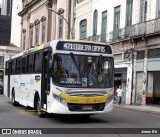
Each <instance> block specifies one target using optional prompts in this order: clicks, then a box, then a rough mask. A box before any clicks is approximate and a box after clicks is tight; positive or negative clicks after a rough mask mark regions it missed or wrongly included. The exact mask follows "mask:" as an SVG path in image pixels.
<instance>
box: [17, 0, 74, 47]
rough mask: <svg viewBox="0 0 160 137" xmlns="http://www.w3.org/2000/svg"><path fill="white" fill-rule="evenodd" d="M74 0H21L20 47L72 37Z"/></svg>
mask: <svg viewBox="0 0 160 137" xmlns="http://www.w3.org/2000/svg"><path fill="white" fill-rule="evenodd" d="M73 6H74V0H41V1H39V0H23V1H22V11H21V12H19V16H21V19H22V20H21V27H22V28H21V45H22V47H21V49H22V50H26V49H28V48H31V47H35V46H37V45H40V44H43V43H47V42H49V41H51V40H54V39H70V38H72V37H73V28H74V20H73V19H71V17H73V16H74V14H73V10H74V8H73Z"/></svg>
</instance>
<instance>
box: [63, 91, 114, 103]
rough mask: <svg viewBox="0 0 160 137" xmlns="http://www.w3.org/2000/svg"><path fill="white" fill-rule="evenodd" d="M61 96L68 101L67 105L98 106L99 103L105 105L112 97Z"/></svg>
mask: <svg viewBox="0 0 160 137" xmlns="http://www.w3.org/2000/svg"><path fill="white" fill-rule="evenodd" d="M60 96H61V97H62V98H64V99H65V100H66V101H67V103H74V104H97V103H105V102H106V100H107V98H109V97H110V96H111V95H110V94H106V95H104V96H94V97H86V96H69V95H68V94H64V93H62V94H61V95H60Z"/></svg>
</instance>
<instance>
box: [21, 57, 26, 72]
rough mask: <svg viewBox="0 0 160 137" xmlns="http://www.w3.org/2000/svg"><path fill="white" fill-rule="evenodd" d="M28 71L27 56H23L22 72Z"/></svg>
mask: <svg viewBox="0 0 160 137" xmlns="http://www.w3.org/2000/svg"><path fill="white" fill-rule="evenodd" d="M26 72H27V57H23V58H22V73H23V74H25V73H26Z"/></svg>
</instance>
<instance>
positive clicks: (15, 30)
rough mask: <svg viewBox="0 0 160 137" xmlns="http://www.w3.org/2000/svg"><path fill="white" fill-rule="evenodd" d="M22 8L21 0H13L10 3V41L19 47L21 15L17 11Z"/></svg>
mask: <svg viewBox="0 0 160 137" xmlns="http://www.w3.org/2000/svg"><path fill="white" fill-rule="evenodd" d="M21 10H22V1H21V0H13V4H12V20H11V41H10V43H12V44H14V45H16V46H17V47H20V41H21V27H20V26H21V17H20V16H18V13H19V12H20V11H21Z"/></svg>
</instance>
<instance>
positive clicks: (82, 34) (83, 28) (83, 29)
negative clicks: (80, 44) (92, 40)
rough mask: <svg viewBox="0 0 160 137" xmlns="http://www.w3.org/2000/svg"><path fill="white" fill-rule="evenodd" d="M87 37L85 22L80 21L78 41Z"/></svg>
mask: <svg viewBox="0 0 160 137" xmlns="http://www.w3.org/2000/svg"><path fill="white" fill-rule="evenodd" d="M86 37H87V20H86V19H84V20H81V21H80V39H85V38H86Z"/></svg>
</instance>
